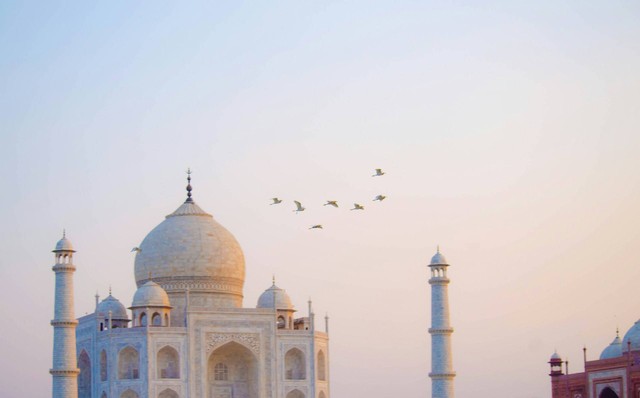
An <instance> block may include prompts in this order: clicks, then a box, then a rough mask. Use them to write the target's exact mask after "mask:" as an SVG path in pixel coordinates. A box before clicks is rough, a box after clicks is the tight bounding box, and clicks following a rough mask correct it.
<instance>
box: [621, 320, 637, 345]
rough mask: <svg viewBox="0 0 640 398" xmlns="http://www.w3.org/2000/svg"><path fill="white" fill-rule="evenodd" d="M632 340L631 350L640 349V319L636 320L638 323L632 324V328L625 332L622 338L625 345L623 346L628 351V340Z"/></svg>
mask: <svg viewBox="0 0 640 398" xmlns="http://www.w3.org/2000/svg"><path fill="white" fill-rule="evenodd" d="M628 341H630V342H631V350H632V351H635V350H638V349H640V320H638V321H636V323H634V324H633V326H631V328H630V329H629V330H628V331H627V333H625V335H624V337H623V338H622V343H624V344H623V346H624V347H622V350H623V351H625V352H626V351H627V342H628Z"/></svg>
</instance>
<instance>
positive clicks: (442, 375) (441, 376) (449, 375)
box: [429, 371, 456, 379]
mask: <svg viewBox="0 0 640 398" xmlns="http://www.w3.org/2000/svg"><path fill="white" fill-rule="evenodd" d="M429 377H431V378H432V379H452V378H454V377H456V372H453V371H451V372H445V373H429Z"/></svg>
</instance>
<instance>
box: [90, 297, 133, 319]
mask: <svg viewBox="0 0 640 398" xmlns="http://www.w3.org/2000/svg"><path fill="white" fill-rule="evenodd" d="M109 311H111V318H112V319H113V320H114V321H128V320H129V315H128V314H127V309H126V308H124V305H122V303H121V302H120V300H118V299H117V298H115V297H113V296H112V295H111V294H109V296H108V297H107V298H106V299H104V300H102V301H101V302H100V304H98V307H97V308H96V314H97V315H98V316H101V317H104V318H108V317H109Z"/></svg>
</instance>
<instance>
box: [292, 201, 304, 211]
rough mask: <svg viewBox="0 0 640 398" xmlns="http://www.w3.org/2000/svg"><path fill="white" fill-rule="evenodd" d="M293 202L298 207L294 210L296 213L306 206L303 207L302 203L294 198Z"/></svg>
mask: <svg viewBox="0 0 640 398" xmlns="http://www.w3.org/2000/svg"><path fill="white" fill-rule="evenodd" d="M293 203H295V204H296V209H295V210H294V211H295V212H296V214H297V213H298V212H301V211H304V207H302V203H300V202H298V201H297V200H294V201H293Z"/></svg>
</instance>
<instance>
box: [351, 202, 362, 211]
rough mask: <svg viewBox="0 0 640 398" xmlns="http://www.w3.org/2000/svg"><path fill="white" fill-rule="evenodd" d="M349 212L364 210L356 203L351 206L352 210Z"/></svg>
mask: <svg viewBox="0 0 640 398" xmlns="http://www.w3.org/2000/svg"><path fill="white" fill-rule="evenodd" d="M349 210H364V206H363V205H359V204H357V203H354V204H353V209H349Z"/></svg>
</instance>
